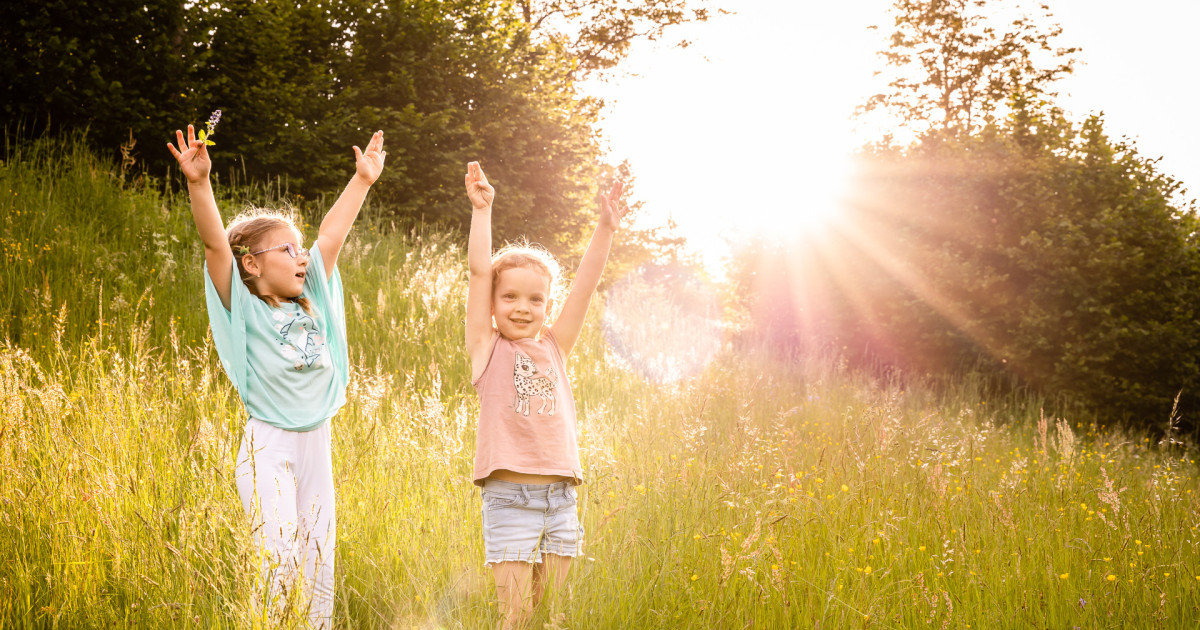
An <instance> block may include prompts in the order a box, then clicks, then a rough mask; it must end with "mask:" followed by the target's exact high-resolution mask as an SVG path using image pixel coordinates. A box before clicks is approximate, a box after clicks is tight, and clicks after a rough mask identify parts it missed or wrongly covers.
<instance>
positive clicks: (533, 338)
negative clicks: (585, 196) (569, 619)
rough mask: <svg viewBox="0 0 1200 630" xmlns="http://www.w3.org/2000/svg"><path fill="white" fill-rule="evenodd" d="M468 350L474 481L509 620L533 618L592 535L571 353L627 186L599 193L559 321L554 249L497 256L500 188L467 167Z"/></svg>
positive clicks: (518, 249) (512, 249) (520, 249)
mask: <svg viewBox="0 0 1200 630" xmlns="http://www.w3.org/2000/svg"><path fill="white" fill-rule="evenodd" d="M466 186H467V196H468V197H469V198H470V199H471V206H472V209H473V210H472V214H471V234H470V237H469V239H468V244H467V263H468V266H469V268H470V284H469V289H468V293H467V326H466V342H467V352H468V354H470V356H471V382H472V383H473V384H474V385H475V389H476V391H477V392H478V393H479V426H478V431H477V438H476V444H475V473H474V480H475V483H476V484H478V485H479V486H481V487H482V488H483V493H482V494H483V538H484V547H485V551H486V559H485V561H486V563H487V564H488V565H490V566H491V567H492V571H493V575H494V577H495V578H496V594H497V597H498V599H499V601H500V611H501V614H502V615H503V620H502V621H503V626H504V627H505V628H510V627H518V626H521V625H523V624H524V622H525V621H526V620H528V618H529V616H530V614H531V612H532V611H533V608H534V607H535V606H537V605H538V603H539V602H540V601H541V599H542V596H543V595H544V594H545V590H546V586H547V585H548V584H549V585H550V586H551V587H552V588H554V589H555V590H557V589H558V588H559V587H561V586H562V584H563V583H564V582H565V580H566V577H567V571H568V570H569V569H570V567H571V559H572V558H573V557H574V556H576V555H577V554H578V553H579V550H580V549H581V545H582V529H583V528H582V527H580V525H579V520H578V514H577V512H576V508H575V486H576V485H578V484H580V483H582V482H583V470H582V468H581V467H580V465H579V448H578V444H577V441H576V429H575V399H574V397H573V395H572V393H571V384H570V383H569V382H568V381H567V360H568V358H569V357H570V356H571V348H572V347H573V346H574V345H575V341H576V340H577V339H578V338H579V332H580V330H581V329H582V328H583V320H584V316H585V315H586V314H587V309H588V304H589V303H590V302H591V299H592V293H594V292H595V290H596V286H597V285H598V284H599V283H600V275H601V273H602V272H603V271H604V264H605V262H606V261H607V260H608V251H609V249H610V247H611V246H612V241H613V235H614V234H615V233H616V231H617V228H619V227H620V224H621V219H622V218H623V217H624V216H625V213H626V212H627V211H628V208H627V207H626V206H624V205H622V204H621V203H620V199H621V191H622V189H623V184H622V183H621V182H619V181H618V182H616V183H614V184H613V186H612V189H611V191H610V192H609V194H608V196H601V203H600V216H599V221H598V223H597V225H596V231H595V233H594V234H593V235H592V240H591V242H590V243H589V244H588V248H587V251H586V252H585V253H584V255H583V259H582V260H581V261H580V263H579V269H578V271H577V272H576V274H575V283H574V286H573V287H572V288H571V291H570V293H568V294H567V298H566V300H565V301H564V302H563V304H562V308H561V309H559V312H558V317H557V318H556V319H555V320H554V323H553V325H547V321H546V320H547V317H548V316H549V314H550V313H551V312H553V311H552V309H553V306H554V300H555V296H556V292H557V289H558V277H559V268H558V263H557V262H556V261H555V260H554V258H553V257H552V256H551V255H550V254H549V252H547V251H545V250H544V249H540V248H535V247H530V246H528V245H518V246H512V245H510V246H508V247H505V248H504V249H502V250H500V251H499V252H497V253H496V254H495V256H493V255H492V251H491V244H492V201H493V199H494V198H495V189H493V188H492V186H491V185H490V184H488V181H487V177H485V176H484V174H483V169H481V168H480V167H479V163H478V162H471V163H470V164H468V165H467V175H466Z"/></svg>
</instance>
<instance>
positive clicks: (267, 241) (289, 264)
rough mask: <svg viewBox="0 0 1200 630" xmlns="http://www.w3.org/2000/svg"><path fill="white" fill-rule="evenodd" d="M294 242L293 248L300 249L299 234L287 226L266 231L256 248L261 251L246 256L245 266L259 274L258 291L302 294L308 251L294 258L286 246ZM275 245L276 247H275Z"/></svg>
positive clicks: (284, 296)
mask: <svg viewBox="0 0 1200 630" xmlns="http://www.w3.org/2000/svg"><path fill="white" fill-rule="evenodd" d="M285 243H291V244H292V247H293V250H294V251H296V252H299V250H300V235H299V234H297V233H296V231H295V230H293V229H291V228H290V227H286V226H279V227H277V228H275V229H273V230H271V231H270V232H267V233H266V234H265V235H264V236H263V238H262V240H261V241H260V242H259V243H258V247H257V248H255V251H262V250H269V251H262V253H259V254H255V255H253V256H247V257H245V262H244V263H243V264H244V265H245V267H246V270H247V271H249V272H250V273H252V274H254V275H256V276H258V278H257V280H256V288H257V290H258V294H259V295H263V296H274V297H276V298H279V299H285V300H286V299H291V298H295V297H299V296H300V294H301V293H302V292H303V291H304V277H305V275H307V273H308V254H299V253H298V254H297V256H296V257H295V258H292V256H291V254H289V253H288V250H287V248H286V247H280V246H281V245H283V244H285ZM272 248H274V249H272Z"/></svg>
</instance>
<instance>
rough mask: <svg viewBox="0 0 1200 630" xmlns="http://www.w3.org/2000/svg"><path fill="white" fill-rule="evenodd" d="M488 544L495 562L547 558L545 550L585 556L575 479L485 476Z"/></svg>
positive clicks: (486, 548) (491, 561)
mask: <svg viewBox="0 0 1200 630" xmlns="http://www.w3.org/2000/svg"><path fill="white" fill-rule="evenodd" d="M483 546H484V553H485V556H486V559H485V560H484V562H485V563H486V564H489V565H490V564H494V563H496V562H510V561H516V562H529V563H535V562H541V561H542V554H544V553H552V554H557V555H560V556H568V557H572V558H573V557H575V556H577V555H579V552H580V550H581V549H582V548H583V525H582V524H580V522H579V515H578V512H577V511H576V509H575V486H574V485H573V484H572V483H571V482H570V481H559V482H556V483H552V484H524V483H511V482H508V481H498V480H495V479H488V480H486V481H484V482H483Z"/></svg>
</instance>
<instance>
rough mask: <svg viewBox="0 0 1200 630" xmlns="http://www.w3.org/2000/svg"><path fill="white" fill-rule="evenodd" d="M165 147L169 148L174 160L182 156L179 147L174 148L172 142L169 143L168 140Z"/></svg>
mask: <svg viewBox="0 0 1200 630" xmlns="http://www.w3.org/2000/svg"><path fill="white" fill-rule="evenodd" d="M167 148H168V149H170V150H171V155H173V156H175V159H176V160H181V159H183V156H182V155H180V154H179V149H176V148H175V145H173V144H171V143H170V142H168V143H167Z"/></svg>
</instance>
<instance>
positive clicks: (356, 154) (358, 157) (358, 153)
mask: <svg viewBox="0 0 1200 630" xmlns="http://www.w3.org/2000/svg"><path fill="white" fill-rule="evenodd" d="M353 148H354V159H355V161H358V160H361V159H362V149H359V148H358V147H353Z"/></svg>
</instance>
